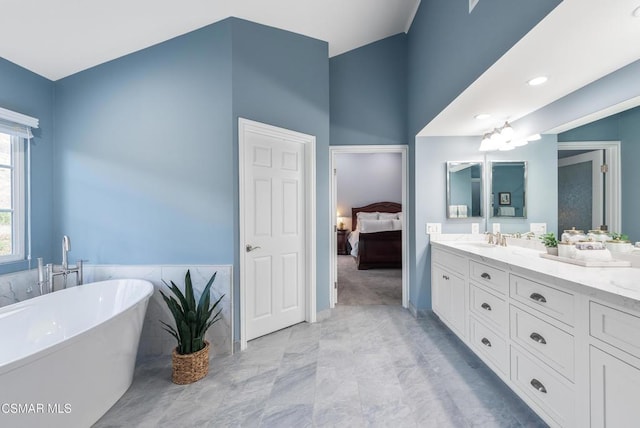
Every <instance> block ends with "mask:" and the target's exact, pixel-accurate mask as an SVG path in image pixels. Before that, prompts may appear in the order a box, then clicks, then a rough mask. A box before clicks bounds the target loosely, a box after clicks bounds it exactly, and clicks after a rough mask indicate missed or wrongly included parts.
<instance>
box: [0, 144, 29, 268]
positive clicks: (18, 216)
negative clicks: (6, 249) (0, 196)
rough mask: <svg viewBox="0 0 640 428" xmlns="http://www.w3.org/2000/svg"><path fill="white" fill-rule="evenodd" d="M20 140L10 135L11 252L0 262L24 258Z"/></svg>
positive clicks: (23, 186)
mask: <svg viewBox="0 0 640 428" xmlns="http://www.w3.org/2000/svg"><path fill="white" fill-rule="evenodd" d="M22 142H23V139H22V138H20V137H14V136H12V137H11V156H12V165H11V180H12V184H11V193H12V195H11V196H12V198H13V199H12V201H11V204H12V211H13V216H12V224H11V239H12V254H8V255H6V256H0V263H11V262H16V261H22V260H24V259H25V223H26V220H27V218H26V216H27V215H28V213H27V212H26V205H25V159H24V145H23V144H22Z"/></svg>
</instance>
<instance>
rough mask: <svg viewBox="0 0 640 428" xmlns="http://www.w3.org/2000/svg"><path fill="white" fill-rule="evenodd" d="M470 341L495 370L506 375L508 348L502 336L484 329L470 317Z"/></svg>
mask: <svg viewBox="0 0 640 428" xmlns="http://www.w3.org/2000/svg"><path fill="white" fill-rule="evenodd" d="M469 320H470V329H471V331H470V336H471V337H470V339H471V343H473V346H474V347H475V348H476V350H477V351H478V353H480V354H481V355H483V356H485V357H486V358H487V359H488V360H489V361H491V362H492V363H493V365H494V367H495V369H496V370H499V371H500V372H501V373H502V374H505V375H508V374H509V373H507V367H509V348H508V347H507V341H506V340H505V338H504V337H503V335H501V334H498V333H495V332H494V331H493V330H491V329H490V328H487V327H485V326H484V325H483V324H482V323H481V322H479V321H477V320H476V319H475V318H473V317H470V318H469Z"/></svg>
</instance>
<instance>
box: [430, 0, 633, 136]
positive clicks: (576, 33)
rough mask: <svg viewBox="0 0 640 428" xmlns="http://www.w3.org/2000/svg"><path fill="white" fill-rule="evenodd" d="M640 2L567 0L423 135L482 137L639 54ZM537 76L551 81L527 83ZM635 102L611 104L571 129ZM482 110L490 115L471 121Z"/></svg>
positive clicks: (440, 115)
mask: <svg viewBox="0 0 640 428" xmlns="http://www.w3.org/2000/svg"><path fill="white" fill-rule="evenodd" d="M638 6H640V0H564V1H563V2H562V3H560V5H559V6H558V7H557V8H556V9H554V10H553V11H552V12H551V13H550V14H549V15H548V16H547V17H546V18H545V19H543V20H542V21H541V22H540V23H539V24H538V25H537V26H536V27H535V28H534V29H532V30H531V31H530V32H529V33H528V34H527V35H526V36H525V37H524V38H522V39H521V40H520V41H519V42H518V43H517V44H516V45H515V46H514V47H513V48H512V49H510V50H509V51H508V52H507V53H506V54H505V55H504V56H503V57H502V58H500V59H499V60H498V61H497V62H496V63H495V64H494V65H493V66H492V67H490V68H489V69H488V70H487V71H486V72H485V73H484V74H483V75H482V76H480V77H479V78H478V79H477V80H476V81H475V82H474V83H473V84H472V85H471V86H469V87H468V88H467V89H466V90H465V91H464V92H463V93H462V94H460V95H459V96H458V97H457V98H456V99H455V100H454V101H453V102H452V103H451V104H449V106H447V108H446V109H445V110H443V111H442V112H441V113H440V114H439V115H438V116H437V117H436V118H435V119H433V120H432V121H431V122H430V123H429V124H427V126H426V127H425V128H424V129H423V130H422V131H421V132H420V133H419V134H418V135H420V136H454V135H482V134H483V133H485V132H489V131H491V130H492V129H493V128H494V127H496V126H500V125H502V124H503V123H504V121H505V120H509V121H510V122H513V121H515V120H517V119H519V118H521V117H524V116H526V115H528V114H529V113H532V112H534V111H536V110H538V109H539V108H541V107H544V106H546V105H547V104H549V103H551V102H553V101H555V100H557V99H559V98H561V97H563V96H565V95H567V94H569V93H571V92H573V91H575V90H577V89H580V88H581V87H583V86H585V85H587V84H589V83H591V82H593V81H595V80H597V79H599V78H601V77H603V76H605V75H607V74H609V73H611V72H613V71H615V70H617V69H619V68H621V67H623V66H625V65H628V64H630V63H632V62H634V61H636V60H638V59H640V18H636V17H633V16H632V12H633V10H634V9H635V8H637V7H638ZM540 75H545V76H548V77H549V81H548V82H547V83H546V84H544V85H541V86H536V87H532V86H529V85H527V84H526V82H527V81H528V80H529V79H531V78H533V77H536V76H540ZM638 103H640V99H635V101H634V100H631V101H629V102H627V103H626V104H625V105H621V106H617V107H616V106H613V107H611V109H608V110H607V111H604V112H602V113H600V114H594V115H591V116H589V117H588V118H585V119H584V120H582V121H576V122H573V123H572V124H571V126H578V125H580V124H583V123H587V122H588V121H591V120H595V119H599V118H601V117H605V116H606V115H607V114H611V113H612V112H617V111H622V110H623V109H625V108H630V107H633V106H635V105H638ZM480 113H489V114H491V118H490V119H486V120H477V119H474V116H475V115H477V114H480ZM566 129H570V127H563V128H562V129H560V128H559V129H556V131H557V130H566ZM516 131H517V129H516ZM540 131H546V130H540ZM522 137H526V136H522Z"/></svg>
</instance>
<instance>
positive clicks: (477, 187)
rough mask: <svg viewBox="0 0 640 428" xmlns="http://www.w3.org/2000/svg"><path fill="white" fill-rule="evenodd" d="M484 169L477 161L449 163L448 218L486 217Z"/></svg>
mask: <svg viewBox="0 0 640 428" xmlns="http://www.w3.org/2000/svg"><path fill="white" fill-rule="evenodd" d="M482 167H483V164H482V162H477V161H468V162H447V218H470V217H482V216H484V213H483V210H482V200H483V196H482V189H483V184H482V177H483V172H482Z"/></svg>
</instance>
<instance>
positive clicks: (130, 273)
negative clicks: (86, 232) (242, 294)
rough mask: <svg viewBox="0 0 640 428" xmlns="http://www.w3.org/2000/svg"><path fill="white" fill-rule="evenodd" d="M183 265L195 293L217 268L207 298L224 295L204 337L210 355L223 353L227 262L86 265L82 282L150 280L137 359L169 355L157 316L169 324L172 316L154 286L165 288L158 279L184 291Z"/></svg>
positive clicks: (228, 342) (170, 340) (229, 333)
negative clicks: (150, 291) (217, 317)
mask: <svg viewBox="0 0 640 428" xmlns="http://www.w3.org/2000/svg"><path fill="white" fill-rule="evenodd" d="M187 269H189V270H190V271H191V279H192V280H193V284H194V290H195V291H196V295H199V293H201V292H202V290H203V289H204V286H205V285H206V284H207V281H208V280H209V278H211V275H213V273H214V272H217V273H218V274H217V276H216V280H215V281H214V283H213V285H212V286H211V299H212V301H214V300H213V299H216V300H217V299H218V298H220V296H221V295H222V294H224V295H225V297H224V298H223V299H222V301H221V302H220V305H221V309H222V312H221V315H222V318H221V319H220V321H218V322H216V323H215V324H213V325H212V326H211V328H210V329H209V330H208V331H207V334H206V339H207V340H208V341H209V342H210V343H211V349H210V351H209V352H210V354H211V355H225V354H230V353H232V352H233V349H232V344H233V340H232V339H233V322H232V320H233V314H232V309H231V308H232V305H233V302H232V296H233V293H232V278H231V275H232V271H233V267H232V266H229V265H222V266H215V265H197V266H188V265H167V266H160V265H141V266H128V265H97V266H92V265H86V266H85V282H93V281H103V280H107V279H119V278H138V279H146V280H148V281H150V282H151V283H153V286H154V289H155V290H154V293H153V296H151V299H150V300H149V306H148V308H147V315H146V316H145V320H144V327H143V329H142V337H141V338H140V347H139V348H138V359H139V360H145V359H148V358H151V357H157V356H161V355H166V356H169V355H171V351H172V350H173V348H175V347H176V341H175V338H174V337H173V336H171V335H170V334H169V333H167V332H166V331H165V330H163V328H162V324H160V320H162V321H164V322H166V323H169V324H173V317H172V316H171V313H170V312H169V308H167V305H166V304H165V302H164V301H163V300H162V296H161V295H160V292H159V291H158V290H160V289H163V288H166V287H165V285H164V284H163V282H162V280H163V279H164V280H165V281H167V282H169V281H173V282H175V283H176V285H177V286H178V287H180V288H181V289H182V290H183V291H184V276H185V274H186V273H187Z"/></svg>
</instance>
